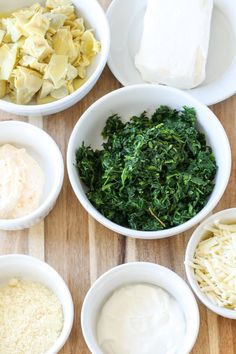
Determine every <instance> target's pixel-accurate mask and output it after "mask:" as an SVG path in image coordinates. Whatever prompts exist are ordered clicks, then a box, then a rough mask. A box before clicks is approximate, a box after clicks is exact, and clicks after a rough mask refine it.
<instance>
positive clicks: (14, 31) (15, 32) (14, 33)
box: [2, 18, 23, 42]
mask: <svg viewBox="0 0 236 354" xmlns="http://www.w3.org/2000/svg"><path fill="white" fill-rule="evenodd" d="M2 25H3V28H4V29H5V30H6V32H7V33H6V34H7V35H8V36H9V37H10V39H11V41H12V42H17V41H18V39H20V37H21V36H22V34H23V33H22V32H21V30H20V28H19V27H18V26H17V21H16V19H15V18H3V19H2Z"/></svg>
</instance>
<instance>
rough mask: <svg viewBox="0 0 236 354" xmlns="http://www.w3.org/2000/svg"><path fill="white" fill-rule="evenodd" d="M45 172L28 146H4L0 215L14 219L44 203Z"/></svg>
mask: <svg viewBox="0 0 236 354" xmlns="http://www.w3.org/2000/svg"><path fill="white" fill-rule="evenodd" d="M43 185H44V174H43V171H42V169H41V167H40V166H39V164H38V163H37V162H36V161H35V159H33V158H32V157H31V156H30V155H29V154H28V153H27V152H26V150H25V149H24V148H16V147H14V146H12V145H10V144H5V145H3V146H1V147H0V218H1V219H13V218H19V217H21V216H24V215H27V214H29V213H30V212H32V211H33V210H35V209H36V208H37V207H38V205H39V202H40V197H41V195H42V191H43Z"/></svg>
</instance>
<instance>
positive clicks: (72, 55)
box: [53, 28, 77, 62]
mask: <svg viewBox="0 0 236 354" xmlns="http://www.w3.org/2000/svg"><path fill="white" fill-rule="evenodd" d="M53 48H54V50H55V53H56V54H60V55H68V57H69V60H70V62H73V61H74V60H75V59H76V57H77V50H76V47H75V44H74V42H73V38H72V34H71V32H70V31H69V30H68V29H64V28H63V29H59V30H58V31H57V33H56V34H55V36H54V37H53Z"/></svg>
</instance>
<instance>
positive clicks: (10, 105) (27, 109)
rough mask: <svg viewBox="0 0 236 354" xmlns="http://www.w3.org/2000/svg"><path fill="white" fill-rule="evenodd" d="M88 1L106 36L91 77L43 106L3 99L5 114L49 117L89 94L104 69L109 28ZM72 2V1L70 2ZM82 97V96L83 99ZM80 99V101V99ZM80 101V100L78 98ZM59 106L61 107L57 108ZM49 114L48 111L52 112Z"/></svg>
mask: <svg viewBox="0 0 236 354" xmlns="http://www.w3.org/2000/svg"><path fill="white" fill-rule="evenodd" d="M86 1H89V2H90V3H91V4H93V6H95V7H96V11H98V12H99V13H100V15H101V16H103V20H104V21H103V28H104V33H105V34H106V38H105V40H104V43H103V45H102V50H101V52H100V53H98V54H101V55H100V58H99V61H98V64H97V67H96V68H95V70H94V72H93V73H92V75H90V76H89V77H88V79H87V80H86V81H85V82H84V84H83V85H82V86H81V87H79V88H78V89H77V90H75V91H74V92H72V93H71V94H69V95H67V96H66V97H63V98H60V99H58V100H56V101H53V102H50V103H45V104H27V105H25V104H24V105H21V104H17V103H14V102H9V101H6V100H4V99H0V105H1V109H3V110H4V111H6V112H15V114H18V115H29V116H30V115H34V116H41V115H50V114H53V113H54V112H55V111H54V110H55V108H58V112H59V111H61V110H64V109H66V108H67V107H70V106H72V105H74V104H75V103H76V102H77V100H76V99H77V96H80V95H81V94H83V93H84V92H85V95H86V94H87V93H88V92H89V90H90V88H91V86H92V87H93V84H95V83H96V81H97V79H98V77H99V75H100V74H101V72H102V70H103V69H104V67H105V65H106V62H107V58H108V54H109V49H110V27H109V24H108V20H107V17H106V14H105V12H104V10H103V8H102V6H101V4H100V3H99V2H98V1H96V0H86ZM72 2H73V0H72ZM73 5H74V6H75V8H78V6H76V5H75V4H74V3H73ZM83 97H84V96H82V98H83ZM82 98H81V99H82ZM79 99H80V98H79ZM58 106H61V107H58ZM52 110H53V112H52V113H50V111H52Z"/></svg>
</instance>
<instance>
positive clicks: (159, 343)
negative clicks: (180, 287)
mask: <svg viewBox="0 0 236 354" xmlns="http://www.w3.org/2000/svg"><path fill="white" fill-rule="evenodd" d="M184 336H185V319H184V314H183V312H182V310H181V308H180V306H179V304H178V303H177V301H176V300H175V299H174V298H173V297H172V296H171V295H170V294H169V293H168V292H166V291H165V290H163V289H162V288H160V287H158V286H155V285H149V284H132V285H128V286H124V287H121V288H119V289H118V290H116V291H115V292H114V293H113V294H112V295H111V297H110V298H109V299H108V300H107V301H106V303H105V304H104V306H103V308H102V310H101V313H100V316H99V318H98V323H97V338H98V343H99V346H100V348H101V351H102V353H104V354H177V353H180V351H181V345H182V342H183V340H184Z"/></svg>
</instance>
